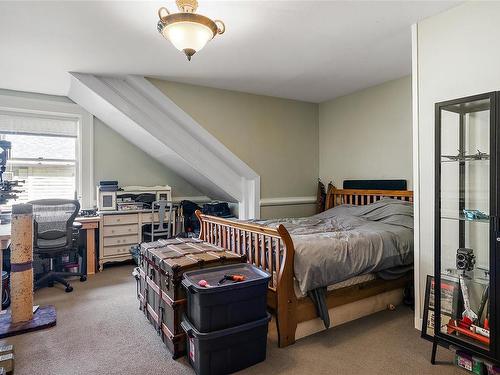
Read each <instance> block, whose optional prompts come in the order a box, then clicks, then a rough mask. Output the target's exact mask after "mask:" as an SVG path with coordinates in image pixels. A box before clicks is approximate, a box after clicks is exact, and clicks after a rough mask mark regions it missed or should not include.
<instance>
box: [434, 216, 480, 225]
mask: <svg viewBox="0 0 500 375" xmlns="http://www.w3.org/2000/svg"><path fill="white" fill-rule="evenodd" d="M441 219H446V220H457V221H471V222H477V223H487V224H489V222H490V219H489V218H488V219H468V218H467V217H465V215H460V216H454V217H452V216H450V215H445V216H441Z"/></svg>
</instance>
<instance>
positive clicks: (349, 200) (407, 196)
mask: <svg viewBox="0 0 500 375" xmlns="http://www.w3.org/2000/svg"><path fill="white" fill-rule="evenodd" d="M384 197H389V198H394V199H401V200H405V201H408V202H413V191H411V190H367V189H337V188H336V187H335V186H332V187H331V188H330V189H328V192H327V193H326V202H325V210H328V209H330V208H332V207H335V206H339V205H341V204H354V205H359V206H364V205H366V204H370V203H373V202H375V201H378V200H380V199H382V198H384Z"/></svg>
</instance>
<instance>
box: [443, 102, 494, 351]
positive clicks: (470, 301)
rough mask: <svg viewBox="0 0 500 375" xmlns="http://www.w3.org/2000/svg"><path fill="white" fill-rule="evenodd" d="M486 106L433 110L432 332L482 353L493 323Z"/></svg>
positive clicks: (461, 104) (461, 105) (491, 210)
mask: <svg viewBox="0 0 500 375" xmlns="http://www.w3.org/2000/svg"><path fill="white" fill-rule="evenodd" d="M492 103H493V101H492V99H491V97H490V96H489V95H485V96H483V97H475V98H474V99H472V100H470V99H469V100H467V101H451V102H446V103H441V104H438V105H437V107H436V111H437V113H436V120H438V124H437V125H438V128H437V129H436V131H437V133H436V137H438V140H439V142H438V147H436V151H437V152H438V154H437V155H436V157H437V158H438V159H439V160H438V165H437V166H436V167H437V168H439V170H438V171H439V173H438V175H437V176H439V181H437V184H438V186H439V187H440V189H438V190H437V191H436V194H438V195H437V197H438V198H437V201H436V203H437V204H438V215H437V217H436V220H437V221H438V222H437V223H436V226H437V233H438V238H437V243H436V245H437V247H438V249H439V251H438V254H439V260H438V262H439V263H437V264H438V265H439V269H436V273H437V272H439V274H440V279H441V283H440V284H441V288H439V291H437V296H438V297H437V298H439V300H440V303H439V304H440V314H439V318H438V319H437V320H438V321H439V328H438V327H436V331H438V330H439V335H441V336H443V337H446V338H448V339H450V340H452V341H459V342H460V343H465V345H466V346H470V347H473V348H477V349H479V350H484V351H489V350H490V347H491V343H490V329H491V325H492V320H494V317H493V315H494V314H493V313H491V314H490V306H491V303H490V290H491V286H490V262H491V253H490V248H491V245H490V244H491V241H492V238H491V235H490V233H491V231H490V223H491V222H492V221H491V220H490V216H492V215H494V214H495V208H494V205H493V204H492V202H491V191H490V186H491V183H490V180H491V160H490V153H491V150H490V147H491V146H490V145H491V137H492V131H491V129H492V126H491V109H492ZM436 268H437V267H436ZM436 333H438V332H436Z"/></svg>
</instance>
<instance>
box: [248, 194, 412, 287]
mask: <svg viewBox="0 0 500 375" xmlns="http://www.w3.org/2000/svg"><path fill="white" fill-rule="evenodd" d="M254 222H257V223H259V224H263V225H266V226H272V227H276V226H277V225H278V224H283V225H284V226H285V227H286V228H287V229H288V231H289V232H290V235H291V236H292V240H293V243H294V246H295V264H294V271H295V277H296V279H297V281H298V283H299V287H300V289H301V291H302V293H304V294H306V293H307V292H309V291H312V290H313V289H317V288H321V287H326V286H328V285H331V284H335V283H338V282H341V281H344V280H347V279H349V278H351V277H354V276H358V275H362V274H366V273H371V272H379V271H383V270H388V271H389V272H388V273H389V274H391V273H392V274H397V273H398V272H397V270H398V268H402V269H405V270H407V269H408V266H409V265H411V264H412V263H413V207H412V205H411V204H410V203H407V202H403V201H400V200H395V199H382V200H380V201H378V202H375V203H372V204H369V205H366V206H352V205H342V206H338V207H335V208H332V209H330V210H327V211H325V212H323V213H321V214H318V215H314V216H311V217H306V218H298V219H274V220H256V221H254Z"/></svg>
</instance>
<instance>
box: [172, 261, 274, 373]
mask: <svg viewBox="0 0 500 375" xmlns="http://www.w3.org/2000/svg"><path fill="white" fill-rule="evenodd" d="M269 279H270V275H269V274H267V273H266V272H264V271H262V270H261V269H259V268H257V267H254V266H252V265H250V264H236V265H228V266H222V267H215V268H210V269H203V270H198V271H190V272H186V273H185V274H184V280H183V281H182V285H183V286H184V288H185V289H186V294H187V310H186V316H185V317H184V318H183V320H182V328H183V329H184V331H185V332H186V334H187V337H188V353H189V362H190V364H191V365H192V366H193V368H194V369H195V371H196V373H197V374H198V375H216V374H229V373H233V372H236V371H239V370H242V369H244V368H247V367H249V366H252V365H254V364H256V363H258V362H261V361H263V360H265V358H266V344H267V329H268V324H269V320H270V315H269V314H268V313H267V287H268V283H269Z"/></svg>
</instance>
